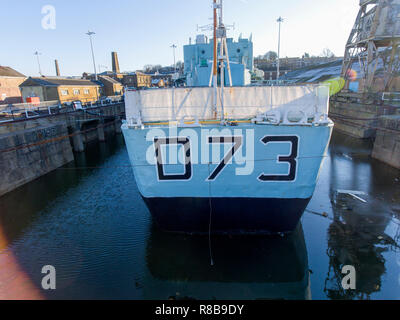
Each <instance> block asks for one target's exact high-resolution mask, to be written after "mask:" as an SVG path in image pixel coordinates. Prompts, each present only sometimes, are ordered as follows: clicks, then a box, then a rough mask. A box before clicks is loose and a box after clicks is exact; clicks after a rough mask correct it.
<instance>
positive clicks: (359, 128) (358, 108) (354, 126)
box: [330, 100, 379, 139]
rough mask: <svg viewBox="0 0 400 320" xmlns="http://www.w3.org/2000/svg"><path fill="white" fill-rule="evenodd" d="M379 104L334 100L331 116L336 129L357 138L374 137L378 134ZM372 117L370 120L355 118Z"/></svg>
mask: <svg viewBox="0 0 400 320" xmlns="http://www.w3.org/2000/svg"><path fill="white" fill-rule="evenodd" d="M378 114H379V106H377V105H367V104H359V103H351V102H343V101H337V100H336V101H335V100H332V101H331V104H330V117H331V118H332V120H333V121H334V122H335V129H337V130H340V131H342V132H343V133H346V134H348V135H351V136H353V137H356V138H361V139H367V138H373V137H375V134H376V129H375V128H376V126H377V120H376V118H377V116H378ZM355 119H370V120H355Z"/></svg>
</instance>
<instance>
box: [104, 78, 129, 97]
mask: <svg viewBox="0 0 400 320" xmlns="http://www.w3.org/2000/svg"><path fill="white" fill-rule="evenodd" d="M99 81H100V82H101V83H102V84H103V93H104V94H105V95H106V96H108V97H109V96H120V95H122V94H123V93H124V86H123V85H122V84H121V83H120V82H118V81H117V80H115V79H113V78H111V77H108V76H99Z"/></svg>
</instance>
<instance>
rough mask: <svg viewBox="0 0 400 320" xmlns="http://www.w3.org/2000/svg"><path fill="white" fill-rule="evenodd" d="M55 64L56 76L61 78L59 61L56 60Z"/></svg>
mask: <svg viewBox="0 0 400 320" xmlns="http://www.w3.org/2000/svg"><path fill="white" fill-rule="evenodd" d="M54 63H55V65H56V76H57V77H59V76H60V68H59V66H58V60H54Z"/></svg>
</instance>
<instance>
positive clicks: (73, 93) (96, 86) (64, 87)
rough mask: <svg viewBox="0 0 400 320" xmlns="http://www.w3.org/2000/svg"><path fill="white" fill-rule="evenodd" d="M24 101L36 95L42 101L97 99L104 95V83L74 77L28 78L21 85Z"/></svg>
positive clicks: (91, 100)
mask: <svg viewBox="0 0 400 320" xmlns="http://www.w3.org/2000/svg"><path fill="white" fill-rule="evenodd" d="M19 87H20V89H21V93H22V97H23V100H24V102H25V101H26V98H27V97H32V96H36V97H39V98H40V101H57V100H58V101H60V102H61V103H64V102H68V101H75V100H80V101H82V102H84V103H85V102H93V101H97V100H98V99H99V98H100V97H101V96H102V95H103V85H102V84H101V83H100V82H94V81H90V80H84V79H73V78H55V77H54V78H53V77H42V78H32V77H30V78H28V79H27V80H26V81H24V82H23V83H22V84H21V85H20V86H19Z"/></svg>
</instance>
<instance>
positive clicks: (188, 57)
mask: <svg viewBox="0 0 400 320" xmlns="http://www.w3.org/2000/svg"><path fill="white" fill-rule="evenodd" d="M227 46H228V53H229V62H230V67H231V75H232V82H233V83H232V84H233V85H234V86H244V85H248V84H250V82H251V73H252V72H253V65H254V58H253V42H252V39H251V37H250V39H242V38H241V37H240V38H239V39H238V41H237V42H236V41H234V40H233V39H232V38H228V39H227ZM183 51H184V66H185V67H184V74H185V75H186V84H187V85H188V86H195V87H204V86H208V85H209V83H210V75H211V72H212V63H213V40H212V39H211V40H210V41H209V40H208V39H207V37H206V36H205V35H198V36H197V37H196V43H195V44H192V43H191V40H190V41H189V45H186V46H184V47H183ZM219 51H220V49H219V48H218V52H219ZM225 85H229V76H228V69H227V68H225Z"/></svg>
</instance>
